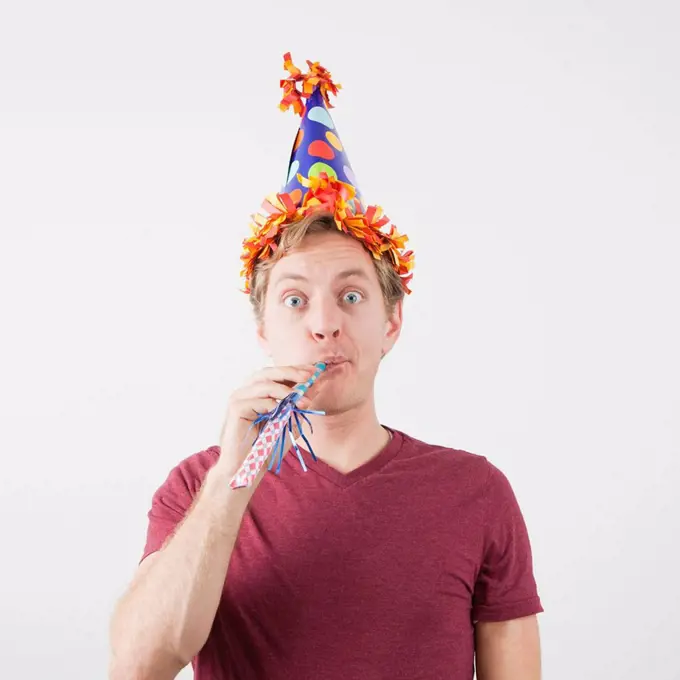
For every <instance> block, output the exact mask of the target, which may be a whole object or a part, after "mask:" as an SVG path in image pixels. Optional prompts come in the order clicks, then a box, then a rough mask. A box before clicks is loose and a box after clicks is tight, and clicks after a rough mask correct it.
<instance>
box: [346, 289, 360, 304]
mask: <svg viewBox="0 0 680 680" xmlns="http://www.w3.org/2000/svg"><path fill="white" fill-rule="evenodd" d="M344 300H345V302H349V304H350V305H355V304H356V303H357V302H361V300H362V296H361V293H359V292H358V291H356V290H353V291H351V292H349V293H345V297H344Z"/></svg>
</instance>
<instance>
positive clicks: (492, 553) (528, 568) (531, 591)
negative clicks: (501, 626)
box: [472, 464, 543, 621]
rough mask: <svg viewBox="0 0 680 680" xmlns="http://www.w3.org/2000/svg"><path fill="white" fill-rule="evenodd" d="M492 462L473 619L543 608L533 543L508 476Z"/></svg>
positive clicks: (496, 618) (497, 617)
mask: <svg viewBox="0 0 680 680" xmlns="http://www.w3.org/2000/svg"><path fill="white" fill-rule="evenodd" d="M489 465H490V473H489V479H488V482H487V486H486V498H485V503H486V510H485V525H484V547H483V551H482V563H481V565H480V569H479V573H478V576H477V580H476V583H475V590H474V596H473V607H472V619H473V621H507V620H509V619H516V618H520V617H522V616H530V615H531V614H538V613H540V612H542V611H543V607H542V604H541V600H540V597H539V594H538V590H537V586H536V580H535V578H534V569H533V558H532V550H531V543H530V540H529V534H528V531H527V526H526V523H525V521H524V517H523V515H522V511H521V509H520V506H519V504H518V502H517V498H516V496H515V493H514V491H513V489H512V487H511V485H510V483H509V481H508V479H507V477H506V476H505V475H504V474H503V473H502V472H501V471H500V470H499V469H498V468H496V467H495V466H493V465H491V464H489Z"/></svg>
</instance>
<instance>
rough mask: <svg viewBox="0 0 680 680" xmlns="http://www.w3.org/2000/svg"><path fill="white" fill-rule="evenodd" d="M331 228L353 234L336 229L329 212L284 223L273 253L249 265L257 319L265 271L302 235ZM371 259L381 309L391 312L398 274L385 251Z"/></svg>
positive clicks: (399, 290) (397, 297)
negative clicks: (381, 296) (382, 302)
mask: <svg viewBox="0 0 680 680" xmlns="http://www.w3.org/2000/svg"><path fill="white" fill-rule="evenodd" d="M332 231H335V232H337V233H338V234H340V235H342V236H346V237H347V238H353V237H352V236H349V235H348V234H345V233H344V232H342V231H339V230H338V227H337V225H336V223H335V218H334V216H333V213H330V212H315V213H311V214H309V215H306V216H305V217H303V218H301V219H300V220H298V221H297V222H293V223H292V224H290V225H289V226H287V227H286V228H285V229H284V231H283V234H282V235H281V238H280V240H279V242H278V244H277V247H276V250H275V251H274V253H273V254H272V255H271V256H270V257H269V258H267V259H266V260H258V261H257V263H256V264H255V267H254V269H253V273H252V277H251V280H250V302H251V304H252V306H253V310H254V312H255V316H256V318H257V320H258V321H261V320H262V314H263V310H264V300H265V297H266V295H267V287H268V285H269V273H270V271H271V269H272V267H273V266H274V265H275V264H276V263H277V262H278V261H279V260H280V259H281V258H282V257H283V256H284V255H285V254H286V253H287V252H289V251H290V250H291V249H293V248H295V247H296V246H299V245H300V243H302V240H303V239H304V238H305V236H308V235H311V234H319V233H324V232H332ZM367 252H368V251H367ZM371 260H372V261H373V265H374V267H375V271H376V273H377V275H378V282H379V283H380V290H381V291H382V294H383V299H384V301H385V309H386V310H387V313H388V314H392V312H393V311H394V309H395V307H396V306H397V304H398V303H399V302H400V301H401V300H403V298H404V288H403V286H402V282H401V278H400V277H399V274H397V272H396V271H395V269H394V267H393V266H392V262H391V260H390V259H389V254H385V255H382V256H381V257H380V258H379V259H376V258H375V257H373V255H371Z"/></svg>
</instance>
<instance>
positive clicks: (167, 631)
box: [111, 468, 252, 680]
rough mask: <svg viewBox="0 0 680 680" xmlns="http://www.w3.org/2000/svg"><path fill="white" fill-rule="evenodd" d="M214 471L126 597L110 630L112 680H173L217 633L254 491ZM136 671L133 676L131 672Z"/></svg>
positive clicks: (210, 472) (219, 471)
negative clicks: (232, 559) (217, 617)
mask: <svg viewBox="0 0 680 680" xmlns="http://www.w3.org/2000/svg"><path fill="white" fill-rule="evenodd" d="M227 477H228V476H227V475H225V473H224V472H223V471H222V470H221V469H219V468H212V469H211V470H210V471H209V473H208V474H207V475H206V479H205V482H204V484H203V486H202V488H201V491H200V494H199V496H198V499H197V500H196V502H195V504H194V505H193V507H192V509H191V510H190V511H189V512H188V513H187V516H186V518H185V519H184V521H183V522H182V524H181V525H180V526H179V527H178V529H177V531H176V533H175V535H174V536H173V537H172V539H171V540H170V541H169V542H168V544H167V545H166V546H165V547H164V548H163V549H162V550H161V551H160V552H159V553H157V554H156V555H154V556H153V557H154V561H153V563H152V564H150V565H149V569H148V571H146V572H145V573H143V574H142V575H141V577H140V578H139V580H138V581H137V582H135V583H133V584H132V586H131V588H130V590H129V591H128V592H127V593H126V594H125V596H124V597H123V598H121V600H120V602H119V604H118V607H117V609H116V612H115V614H114V617H113V619H112V624H111V647H112V678H116V673H115V669H116V668H125V669H126V670H125V672H124V673H123V674H122V675H121V677H122V676H123V675H125V673H127V674H128V675H125V677H126V679H127V678H129V677H130V675H129V673H131V672H134V674H135V675H136V677H138V678H140V680H141V679H142V678H153V679H154V680H156V678H160V677H163V678H166V677H167V678H172V677H174V675H172V673H173V672H174V673H175V675H176V674H177V673H178V672H179V670H181V668H182V667H183V666H185V665H186V664H188V663H189V662H190V661H191V659H192V658H193V657H194V656H195V655H196V654H197V653H198V652H199V651H200V650H201V648H202V647H203V645H204V644H205V642H206V640H207V639H208V635H209V633H210V629H211V627H212V624H213V621H214V618H215V614H216V612H217V607H218V605H219V602H220V597H221V595H222V591H223V588H224V583H225V578H226V573H227V569H228V566H229V560H230V557H231V553H232V550H233V547H234V544H235V542H236V537H237V535H238V531H239V528H240V525H241V520H242V518H243V514H244V512H245V510H246V508H247V505H248V501H249V499H250V497H251V495H252V493H251V491H250V489H239V490H232V489H230V488H229V481H228V478H227ZM133 669H134V671H133Z"/></svg>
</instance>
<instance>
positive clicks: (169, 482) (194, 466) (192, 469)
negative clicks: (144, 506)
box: [156, 446, 220, 497]
mask: <svg viewBox="0 0 680 680" xmlns="http://www.w3.org/2000/svg"><path fill="white" fill-rule="evenodd" d="M219 455H220V447H219V446H210V447H208V448H207V449H203V450H201V451H197V452H196V453H193V454H191V455H189V456H187V457H186V458H184V459H182V460H180V461H179V462H178V463H177V464H176V465H175V466H174V467H172V468H171V469H170V471H169V472H168V474H167V477H166V479H165V481H164V482H163V484H162V485H161V486H160V487H159V489H158V491H157V492H156V493H157V494H158V493H163V492H167V491H171V492H174V493H176V494H177V493H179V494H188V495H190V496H192V497H193V496H195V495H197V494H198V492H199V491H200V489H201V486H202V485H203V481H204V480H205V477H206V475H207V474H208V471H209V470H210V468H211V467H212V466H213V465H214V464H215V463H216V462H217V459H218V458H219Z"/></svg>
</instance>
